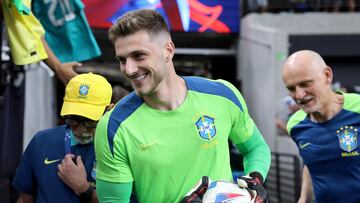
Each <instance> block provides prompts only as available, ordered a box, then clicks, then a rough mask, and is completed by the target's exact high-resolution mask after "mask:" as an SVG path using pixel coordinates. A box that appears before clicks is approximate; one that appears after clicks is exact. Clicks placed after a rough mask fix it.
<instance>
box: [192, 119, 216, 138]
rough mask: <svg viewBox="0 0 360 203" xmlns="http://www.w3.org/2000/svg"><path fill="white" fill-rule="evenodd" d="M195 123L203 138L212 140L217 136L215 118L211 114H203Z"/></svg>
mask: <svg viewBox="0 0 360 203" xmlns="http://www.w3.org/2000/svg"><path fill="white" fill-rule="evenodd" d="M195 124H196V127H197V129H198V131H199V135H200V137H201V138H203V139H205V140H209V141H211V139H212V138H213V137H215V135H216V128H215V122H214V118H212V117H210V116H201V117H200V118H199V119H198V120H197V121H196V123H195Z"/></svg>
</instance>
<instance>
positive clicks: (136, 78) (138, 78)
mask: <svg viewBox="0 0 360 203" xmlns="http://www.w3.org/2000/svg"><path fill="white" fill-rule="evenodd" d="M145 77H146V74H143V75H140V76H138V77H134V78H133V80H136V81H138V80H142V79H144V78H145Z"/></svg>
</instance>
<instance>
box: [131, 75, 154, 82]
mask: <svg viewBox="0 0 360 203" xmlns="http://www.w3.org/2000/svg"><path fill="white" fill-rule="evenodd" d="M148 75H149V73H144V74H141V75H138V74H137V75H134V76H131V77H130V79H131V81H132V82H133V83H135V84H139V83H140V82H141V81H142V80H143V79H145V78H146V77H147V76H148Z"/></svg>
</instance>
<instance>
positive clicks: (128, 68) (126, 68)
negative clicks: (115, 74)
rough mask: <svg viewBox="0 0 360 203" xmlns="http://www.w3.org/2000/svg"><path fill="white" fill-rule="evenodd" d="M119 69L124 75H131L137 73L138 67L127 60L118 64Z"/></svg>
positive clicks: (133, 62) (132, 61)
mask: <svg viewBox="0 0 360 203" xmlns="http://www.w3.org/2000/svg"><path fill="white" fill-rule="evenodd" d="M120 69H121V71H122V72H123V73H124V74H125V75H128V76H130V75H133V74H134V73H136V72H137V71H138V67H137V65H136V63H135V61H134V60H131V59H127V60H126V62H124V63H122V64H120Z"/></svg>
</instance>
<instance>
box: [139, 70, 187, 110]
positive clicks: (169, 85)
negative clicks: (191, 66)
mask: <svg viewBox="0 0 360 203" xmlns="http://www.w3.org/2000/svg"><path fill="white" fill-rule="evenodd" d="M186 94H187V87H186V84H185V81H184V79H182V78H181V77H180V76H178V75H176V74H170V75H169V77H168V78H166V79H165V80H164V81H163V84H161V87H159V89H158V90H157V91H156V93H155V94H153V95H150V96H146V97H144V101H145V102H146V104H147V105H149V106H150V107H152V108H154V109H158V110H163V111H171V110H174V109H176V108H178V107H179V106H180V105H181V104H182V103H183V102H184V100H185V98H186Z"/></svg>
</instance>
